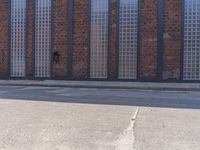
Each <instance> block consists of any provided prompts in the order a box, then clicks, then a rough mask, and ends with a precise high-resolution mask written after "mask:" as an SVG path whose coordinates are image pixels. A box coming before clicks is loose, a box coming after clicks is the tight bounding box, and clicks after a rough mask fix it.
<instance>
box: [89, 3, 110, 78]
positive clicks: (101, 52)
mask: <svg viewBox="0 0 200 150" xmlns="http://www.w3.org/2000/svg"><path fill="white" fill-rule="evenodd" d="M108 5H109V0H91V35H90V43H91V45H90V77H91V78H107V64H108V11H109V9H108Z"/></svg>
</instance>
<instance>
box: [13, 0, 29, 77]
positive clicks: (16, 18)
mask: <svg viewBox="0 0 200 150" xmlns="http://www.w3.org/2000/svg"><path fill="white" fill-rule="evenodd" d="M10 2H11V20H10V23H11V28H10V33H11V37H10V40H11V41H10V52H11V60H10V61H11V62H10V73H11V77H25V66H26V65H25V63H26V62H25V51H26V21H27V18H26V9H27V8H26V0H11V1H10Z"/></svg>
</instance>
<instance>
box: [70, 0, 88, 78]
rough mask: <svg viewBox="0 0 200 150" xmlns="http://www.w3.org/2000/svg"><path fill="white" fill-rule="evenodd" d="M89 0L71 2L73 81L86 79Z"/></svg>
mask: <svg viewBox="0 0 200 150" xmlns="http://www.w3.org/2000/svg"><path fill="white" fill-rule="evenodd" d="M88 12H89V0H73V50H72V55H73V61H72V65H73V66H72V75H73V78H74V79H86V78H88V67H89V64H88V56H89V55H88V48H89V37H88V34H89V26H88V25H89V14H88Z"/></svg>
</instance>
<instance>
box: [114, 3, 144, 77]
mask: <svg viewBox="0 0 200 150" xmlns="http://www.w3.org/2000/svg"><path fill="white" fill-rule="evenodd" d="M140 14H141V1H140V0H138V14H137V56H136V57H137V62H136V63H137V66H136V68H137V69H136V71H137V75H136V79H119V49H120V48H119V34H120V28H119V23H120V0H117V16H116V17H117V19H116V20H117V35H116V41H117V42H116V54H117V55H116V60H117V80H118V81H138V80H139V77H140V44H141V43H140V41H141V36H140V29H141V27H140V25H141V18H140Z"/></svg>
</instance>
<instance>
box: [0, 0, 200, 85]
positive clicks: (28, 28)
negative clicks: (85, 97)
mask: <svg viewBox="0 0 200 150" xmlns="http://www.w3.org/2000/svg"><path fill="white" fill-rule="evenodd" d="M0 2H1V5H0V79H35V80H36V79H63V80H109V81H110V80H112V81H119V80H120V81H159V82H162V81H170V82H193V81H200V1H199V0H0Z"/></svg>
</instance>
